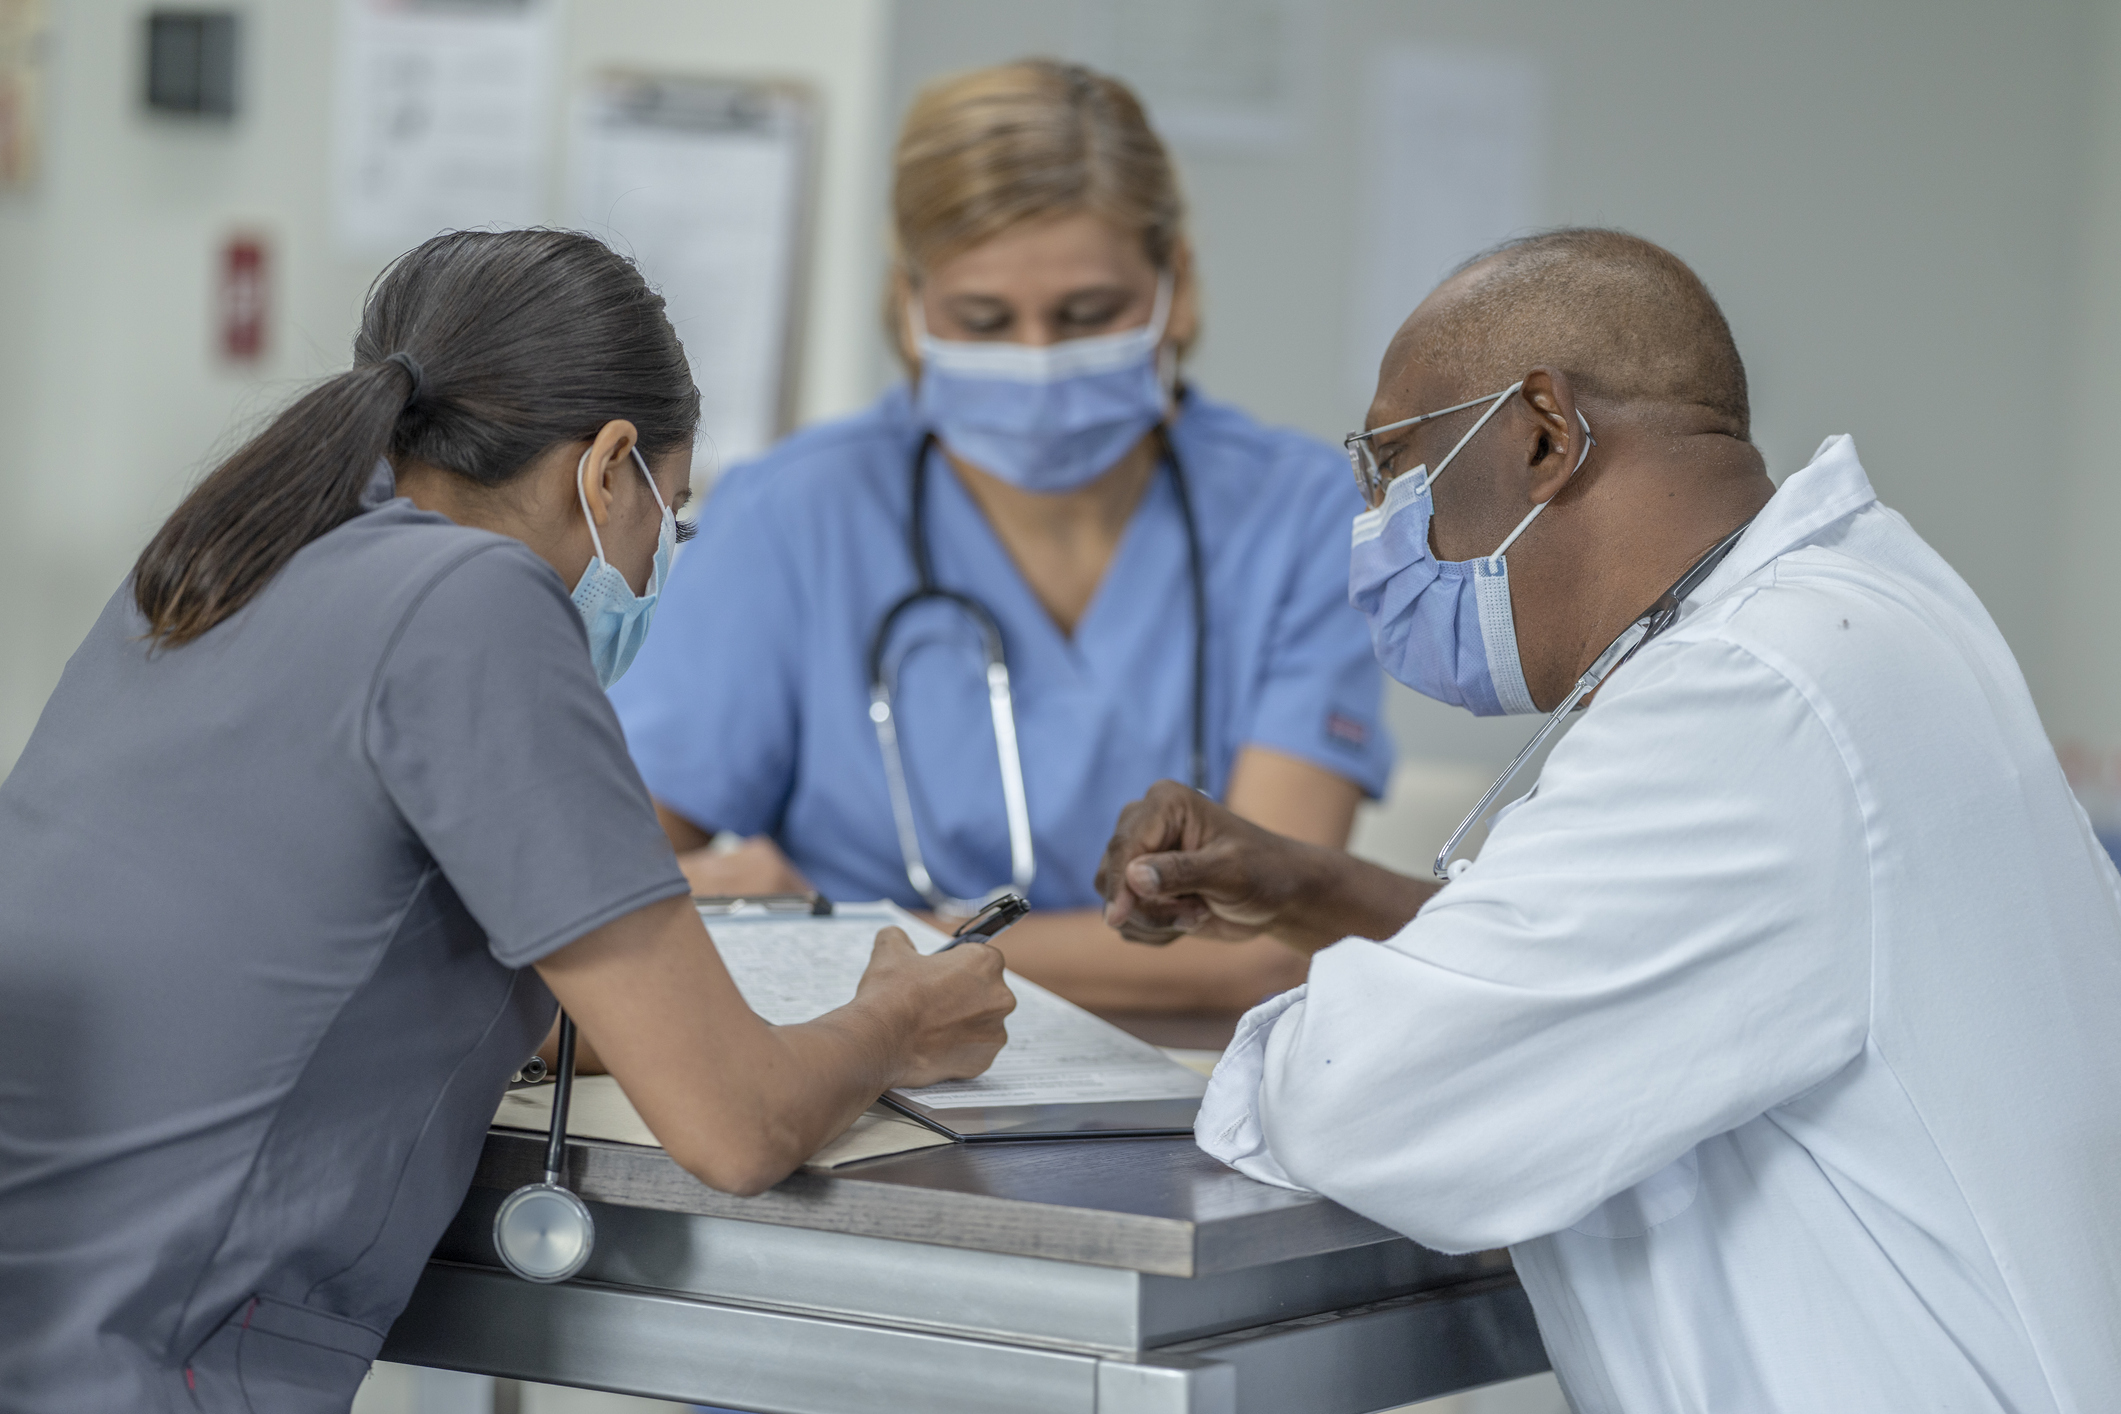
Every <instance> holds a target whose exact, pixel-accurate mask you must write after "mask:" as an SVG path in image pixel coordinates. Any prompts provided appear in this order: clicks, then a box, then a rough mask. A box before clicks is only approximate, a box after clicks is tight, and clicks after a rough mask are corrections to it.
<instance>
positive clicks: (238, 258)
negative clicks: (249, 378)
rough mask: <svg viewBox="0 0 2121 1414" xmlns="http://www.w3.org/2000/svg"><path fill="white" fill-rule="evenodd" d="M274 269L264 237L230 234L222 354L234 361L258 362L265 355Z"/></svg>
mask: <svg viewBox="0 0 2121 1414" xmlns="http://www.w3.org/2000/svg"><path fill="white" fill-rule="evenodd" d="M270 271H271V260H270V258H269V253H268V251H267V249H266V245H265V239H264V237H262V236H255V235H235V236H230V237H229V238H228V243H227V244H226V245H224V246H223V247H222V248H221V293H220V324H221V356H222V357H223V358H225V359H228V360H229V361H230V362H232V363H255V362H257V361H258V360H259V359H260V358H262V357H264V356H265V324H266V315H267V313H268V312H269V303H268V297H269V294H270V291H269V289H268V287H267V283H266V282H267V279H268V277H269V274H270Z"/></svg>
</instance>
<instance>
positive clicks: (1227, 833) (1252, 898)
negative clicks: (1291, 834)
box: [1097, 781, 1435, 953]
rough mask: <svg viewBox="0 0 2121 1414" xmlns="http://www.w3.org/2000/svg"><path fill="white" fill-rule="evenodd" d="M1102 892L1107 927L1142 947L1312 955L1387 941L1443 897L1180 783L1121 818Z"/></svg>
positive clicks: (1155, 790)
mask: <svg viewBox="0 0 2121 1414" xmlns="http://www.w3.org/2000/svg"><path fill="white" fill-rule="evenodd" d="M1097 889H1098V892H1099V893H1101V894H1103V895H1104V896H1105V922H1106V923H1107V925H1109V926H1110V927H1113V928H1116V929H1118V930H1119V932H1120V934H1121V936H1123V937H1125V938H1128V939H1130V940H1132V941H1134V942H1137V943H1167V942H1169V941H1171V939H1173V938H1175V937H1177V936H1179V935H1180V934H1181V933H1192V934H1197V935H1198V936H1200V937H1204V938H1217V939H1225V940H1233V939H1239V938H1250V937H1255V936H1257V935H1259V934H1261V933H1265V934H1269V935H1271V936H1273V937H1275V938H1278V939H1280V940H1281V941H1282V942H1284V943H1287V944H1288V945H1289V946H1290V947H1293V948H1296V949H1297V950H1298V951H1300V952H1307V953H1309V952H1316V951H1318V950H1319V949H1320V948H1323V947H1327V946H1329V945H1331V944H1332V943H1335V942H1338V941H1339V940H1340V939H1341V938H1344V937H1347V936H1349V935H1351V934H1359V935H1361V936H1363V937H1368V938H1387V937H1390V936H1391V935H1392V934H1393V933H1396V932H1398V931H1399V929H1400V928H1402V927H1404V926H1405V925H1406V922H1407V920H1408V919H1410V918H1412V917H1413V916H1414V914H1415V912H1416V911H1417V910H1418V909H1420V907H1421V905H1422V904H1423V903H1425V902H1426V901H1427V900H1428V898H1429V896H1430V895H1431V894H1433V893H1434V892H1435V887H1434V886H1433V885H1427V884H1422V883H1418V882H1417V881H1415V880H1413V879H1408V878H1405V877H1403V876H1402V875H1398V874H1394V873H1392V872H1391V871H1390V870H1387V869H1380V868H1378V867H1377V866H1376V865H1373V864H1366V863H1364V862H1362V861H1361V860H1358V859H1356V858H1354V857H1353V856H1351V855H1348V854H1345V853H1343V852H1342V851H1340V850H1335V849H1324V848H1321V847H1319V846H1317V845H1307V844H1302V843H1299V842H1298V841H1296V840H1291V839H1285V838H1284V837H1282V836H1280V835H1277V834H1274V833H1273V832H1271V831H1268V830H1263V829H1261V828H1260V827H1259V826H1257V825H1254V824H1251V823H1250V822H1248V821H1246V820H1243V819H1240V818H1239V817H1238V816H1236V815H1233V814H1232V813H1230V812H1229V811H1228V810H1225V809H1224V808H1223V807H1222V806H1220V805H1217V804H1216V803H1215V802H1214V801H1212V800H1210V799H1208V797H1206V796H1204V795H1202V794H1201V793H1200V792H1199V791H1195V790H1189V789H1187V788H1186V787H1185V786H1182V785H1179V784H1178V783H1177V782H1175V781H1159V782H1157V784H1155V785H1154V786H1152V787H1150V789H1149V793H1148V794H1147V795H1146V796H1144V797H1143V798H1142V799H1140V800H1137V801H1135V802H1134V803H1133V804H1132V805H1129V806H1128V807H1127V808H1126V809H1125V810H1123V811H1121V812H1120V817H1119V825H1118V827H1117V828H1116V829H1115V830H1114V831H1113V835H1112V840H1111V843H1109V844H1107V845H1106V846H1105V857H1104V859H1103V861H1102V862H1101V863H1099V865H1098V868H1097Z"/></svg>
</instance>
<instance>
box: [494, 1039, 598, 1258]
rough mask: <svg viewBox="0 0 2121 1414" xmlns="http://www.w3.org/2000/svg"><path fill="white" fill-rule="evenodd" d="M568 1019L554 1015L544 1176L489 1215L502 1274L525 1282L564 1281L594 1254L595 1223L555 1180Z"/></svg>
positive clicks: (568, 1067) (569, 1094)
mask: <svg viewBox="0 0 2121 1414" xmlns="http://www.w3.org/2000/svg"><path fill="white" fill-rule="evenodd" d="M574 1041H575V1036H574V1019H573V1018H572V1017H570V1016H568V1015H567V1014H566V1013H565V1012H562V1013H560V1054H559V1064H558V1066H556V1067H555V1070H556V1072H557V1073H556V1075H555V1077H554V1079H553V1087H552V1128H551V1130H550V1131H549V1132H548V1133H547V1135H546V1138H545V1177H544V1178H543V1179H542V1180H540V1181H539V1182H537V1183H526V1184H524V1185H523V1186H522V1187H521V1188H518V1189H517V1190H516V1191H515V1192H513V1193H511V1194H509V1195H508V1196H507V1197H506V1198H504V1199H502V1200H501V1208H500V1211H499V1212H497V1213H495V1214H494V1215H493V1246H494V1250H495V1251H496V1252H498V1253H500V1255H501V1262H502V1264H503V1265H505V1266H506V1267H507V1268H508V1270H510V1271H511V1272H514V1273H515V1274H516V1275H517V1276H519V1277H521V1278H522V1279H523V1280H525V1281H534V1282H539V1283H551V1282H556V1281H565V1280H567V1279H568V1278H569V1277H571V1276H573V1275H574V1274H575V1273H576V1272H579V1271H580V1270H582V1266H583V1264H584V1263H586V1262H588V1260H589V1254H590V1253H591V1252H593V1251H595V1250H596V1245H597V1223H596V1219H595V1218H594V1217H593V1216H591V1214H590V1211H589V1205H588V1204H587V1203H584V1202H583V1201H582V1200H581V1199H580V1198H579V1197H577V1196H576V1195H575V1194H574V1192H573V1191H572V1190H570V1189H569V1188H568V1187H567V1186H566V1185H565V1184H563V1183H561V1182H560V1165H561V1162H562V1160H563V1157H564V1155H565V1154H566V1150H567V1106H568V1102H569V1101H570V1100H572V1099H573V1098H574Z"/></svg>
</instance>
